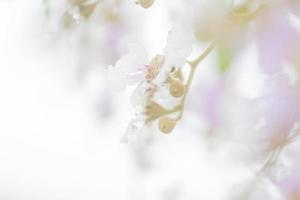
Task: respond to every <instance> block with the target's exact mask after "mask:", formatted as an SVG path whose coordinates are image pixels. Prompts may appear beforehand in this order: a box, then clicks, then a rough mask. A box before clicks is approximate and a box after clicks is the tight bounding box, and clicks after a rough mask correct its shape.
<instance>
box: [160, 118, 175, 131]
mask: <svg viewBox="0 0 300 200" xmlns="http://www.w3.org/2000/svg"><path fill="white" fill-rule="evenodd" d="M175 125H176V120H174V119H171V118H170V117H163V118H160V119H159V122H158V128H159V130H160V131H161V132H163V133H165V134H169V133H171V132H172V130H173V129H174V127H175Z"/></svg>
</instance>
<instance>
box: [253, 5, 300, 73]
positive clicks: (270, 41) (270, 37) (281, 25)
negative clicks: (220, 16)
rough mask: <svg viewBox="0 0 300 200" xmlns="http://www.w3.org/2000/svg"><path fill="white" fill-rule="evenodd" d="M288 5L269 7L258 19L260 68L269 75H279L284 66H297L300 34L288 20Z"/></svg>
mask: <svg viewBox="0 0 300 200" xmlns="http://www.w3.org/2000/svg"><path fill="white" fill-rule="evenodd" d="M285 6H286V5H277V4H275V5H273V4H271V5H268V6H267V7H265V8H264V9H263V11H262V12H260V14H259V16H258V17H257V19H256V27H257V28H256V29H257V46H258V51H259V52H258V53H259V62H260V66H261V68H262V69H263V71H264V72H266V73H268V74H275V73H279V72H280V71H282V70H283V64H285V63H291V64H295V62H296V61H297V59H298V55H297V52H299V47H300V33H299V31H297V30H296V29H295V28H294V27H293V26H292V24H291V23H290V21H289V19H288V12H287V10H286V8H285Z"/></svg>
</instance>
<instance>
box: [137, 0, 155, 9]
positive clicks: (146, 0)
mask: <svg viewBox="0 0 300 200" xmlns="http://www.w3.org/2000/svg"><path fill="white" fill-rule="evenodd" d="M153 3H154V0H137V1H136V4H140V5H141V6H142V7H143V8H149V7H150V6H151V5H152V4H153Z"/></svg>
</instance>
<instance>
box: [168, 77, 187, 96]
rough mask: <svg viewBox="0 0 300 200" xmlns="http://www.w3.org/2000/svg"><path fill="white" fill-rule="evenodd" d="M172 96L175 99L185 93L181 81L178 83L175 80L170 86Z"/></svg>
mask: <svg viewBox="0 0 300 200" xmlns="http://www.w3.org/2000/svg"><path fill="white" fill-rule="evenodd" d="M169 91H170V94H171V95H172V96H173V97H177V98H178V97H181V96H182V95H183V94H184V92H185V88H184V85H183V84H182V83H181V82H180V81H177V80H173V81H172V82H171V85H170V90H169Z"/></svg>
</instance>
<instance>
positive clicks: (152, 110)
mask: <svg viewBox="0 0 300 200" xmlns="http://www.w3.org/2000/svg"><path fill="white" fill-rule="evenodd" d="M163 64H164V57H163V56H161V55H157V56H155V57H154V58H153V59H152V60H151V61H150V64H149V65H146V74H145V80H146V82H147V85H148V86H147V88H146V92H147V96H146V100H145V108H144V114H145V116H146V119H145V123H146V125H150V124H151V123H152V122H153V121H155V120H157V119H158V124H159V125H158V128H159V130H160V131H161V132H162V133H165V134H168V133H171V132H172V130H173V129H174V128H175V126H176V122H177V121H178V120H179V118H178V117H176V118H172V117H170V115H172V114H173V113H176V112H179V111H180V108H181V106H180V103H179V105H175V106H174V107H173V108H172V109H167V108H165V107H164V106H162V105H160V104H159V103H157V102H156V101H155V98H154V96H155V92H156V90H157V85H156V84H155V83H154V82H153V80H154V79H155V78H156V76H157V75H158V74H159V72H160V69H161V67H162V66H163ZM164 87H166V88H167V90H168V95H169V96H170V98H175V99H176V100H180V99H182V98H183V96H184V95H185V91H186V90H185V85H184V83H183V78H182V73H181V70H180V69H176V68H175V67H173V68H171V70H170V71H169V72H168V74H167V79H166V81H165V82H164ZM179 102H180V101H179Z"/></svg>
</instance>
